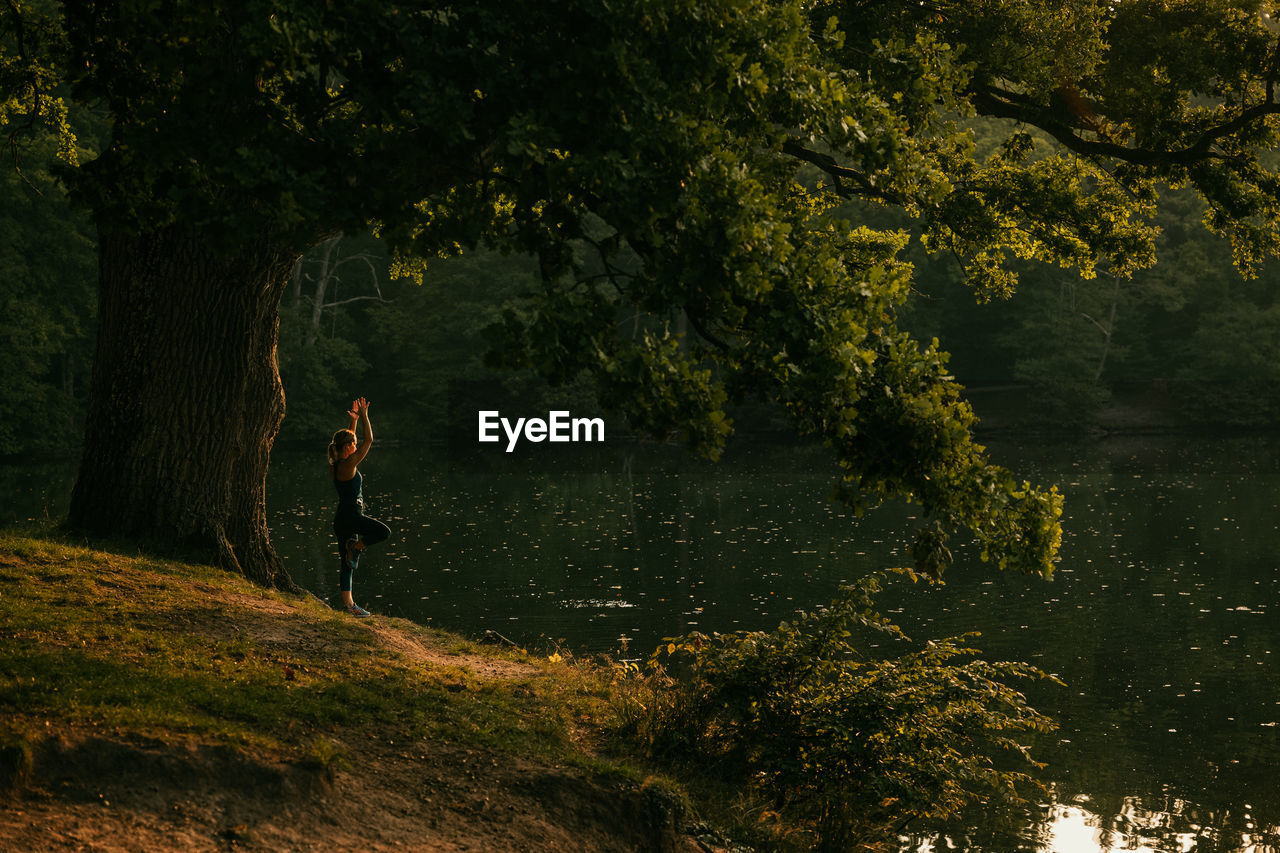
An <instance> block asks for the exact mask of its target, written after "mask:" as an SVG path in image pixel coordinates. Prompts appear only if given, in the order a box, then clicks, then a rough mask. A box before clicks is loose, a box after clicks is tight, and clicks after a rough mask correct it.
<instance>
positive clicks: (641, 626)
mask: <svg viewBox="0 0 1280 853" xmlns="http://www.w3.org/2000/svg"><path fill="white" fill-rule="evenodd" d="M534 449H535V450H537V449H543V448H541V447H540V448H534ZM545 449H547V450H550V448H545ZM557 449H558V448H557ZM991 455H992V458H993V459H994V460H995V461H997V462H999V463H1001V464H1004V465H1006V466H1007V467H1011V468H1013V469H1014V470H1015V471H1016V472H1017V473H1018V474H1020V475H1023V476H1026V477H1027V478H1029V479H1031V480H1033V481H1036V482H1040V483H1051V482H1054V483H1057V484H1059V487H1060V488H1061V489H1062V491H1063V492H1064V494H1065V496H1066V499H1067V510H1066V514H1065V515H1064V518H1063V522H1064V525H1065V528H1066V533H1065V536H1064V542H1063V549H1062V559H1061V562H1060V564H1059V565H1058V568H1057V571H1056V574H1055V577H1054V579H1053V580H1052V581H1051V582H1046V581H1043V580H1041V579H1039V578H1027V577H1022V576H1016V575H1008V574H1002V573H999V572H997V571H995V570H994V569H992V568H991V567H989V566H985V565H983V564H982V563H980V562H979V561H978V560H977V559H976V558H975V557H974V556H973V555H972V554H971V553H968V552H967V551H966V549H964V548H960V549H957V556H958V559H957V564H956V566H955V567H954V568H953V569H952V570H951V571H950V572H949V573H948V576H947V584H946V585H945V586H943V587H940V588H933V589H926V588H922V587H912V588H891V589H889V590H888V591H887V592H886V594H885V595H884V596H883V597H882V604H883V606H884V609H885V610H886V611H887V612H889V613H891V614H892V615H893V616H894V618H895V619H896V620H897V621H898V622H899V624H901V625H902V627H903V628H904V629H905V630H906V631H907V633H908V634H910V635H911V636H912V637H914V638H916V639H927V638H930V637H941V636H947V635H952V634H957V633H962V632H965V631H973V630H976V631H980V632H982V637H981V639H980V640H979V641H978V642H977V645H978V646H979V647H980V648H982V649H983V651H984V652H985V653H986V654H987V656H989V657H993V658H1006V659H1016V660H1026V661H1030V662H1032V663H1034V664H1036V665H1038V666H1040V667H1041V668H1042V669H1045V670H1047V671H1050V672H1053V673H1055V674H1056V675H1058V676H1059V677H1061V678H1062V679H1063V680H1064V681H1065V682H1066V683H1067V687H1065V688H1062V687H1057V686H1054V685H1050V684H1047V683H1045V684H1037V685H1031V687H1030V689H1029V690H1028V692H1029V695H1030V698H1031V699H1032V701H1033V704H1034V705H1036V707H1038V708H1039V709H1041V710H1042V711H1045V712H1046V713H1049V714H1051V715H1052V716H1053V717H1055V718H1056V719H1057V720H1058V723H1059V725H1060V730H1059V731H1058V732H1056V733H1055V734H1054V735H1052V736H1049V737H1042V738H1040V740H1039V741H1038V742H1037V743H1036V744H1035V754H1036V757H1037V758H1038V759H1040V760H1041V761H1045V762H1047V763H1048V767H1047V768H1046V770H1045V771H1044V772H1043V774H1042V778H1043V779H1044V780H1045V781H1046V783H1047V784H1048V786H1049V789H1050V792H1051V795H1052V796H1051V797H1049V798H1046V799H1045V800H1044V801H1043V802H1040V803H1037V804H1036V805H1035V807H1033V808H1031V809H1029V810H1027V811H1015V812H1009V811H1007V810H1006V811H995V810H988V811H985V812H983V813H980V814H975V815H972V816H970V817H969V818H968V819H967V820H965V821H962V822H960V823H959V824H957V825H955V826H949V827H944V828H933V829H928V830H926V829H923V828H921V829H919V830H918V834H916V835H913V836H907V837H904V838H903V846H902V849H903V851H915V853H926V851H941V850H969V851H992V853H996V851H999V853H1007V851H1014V850H1025V851H1043V853H1051V851H1052V853H1077V851H1079V853H1091V851H1110V850H1137V851H1161V853H1164V851H1170V853H1172V851H1179V853H1182V852H1183V851H1197V853H1219V851H1223V853H1225V851H1251V853H1263V851H1280V784H1277V782H1276V778H1275V777H1276V771H1277V768H1280V678H1277V672H1276V666H1277V660H1276V658H1277V657H1280V620H1278V619H1277V615H1278V614H1280V603H1277V595H1278V594H1280V573H1277V563H1278V562H1280V548H1278V547H1277V546H1278V545H1280V537H1278V536H1277V531H1276V521H1275V520H1276V517H1277V508H1278V506H1280V437H1276V438H1271V437H1264V438H1259V437H1242V438H1231V439H1211V438H1185V437H1184V438H1168V437H1127V438H1112V439H1108V440H1104V441H1094V442H1087V443H1079V444H1053V445H1034V444H1011V443H993V444H992V447H991ZM362 471H363V472H364V473H365V476H366V481H365V484H366V490H365V492H366V501H367V504H368V508H367V511H368V512H369V514H371V515H374V516H375V517H378V518H381V519H383V520H384V521H386V522H387V523H388V524H389V525H391V527H392V528H393V530H394V531H395V532H394V535H393V536H392V538H391V540H390V541H389V542H387V543H386V544H384V545H382V546H379V548H378V549H377V550H374V551H370V553H369V555H368V556H366V557H365V558H364V560H363V561H362V566H361V568H360V569H359V571H357V573H356V584H355V594H356V599H357V601H359V602H361V603H362V604H363V605H364V606H366V607H367V608H369V609H370V610H372V611H373V612H374V613H381V614H388V615H397V616H406V617H408V618H411V619H414V620H417V621H420V622H423V623H427V624H432V625H438V626H440V627H445V628H450V629H453V630H457V631H461V632H463V633H466V634H472V635H477V634H480V633H482V632H483V631H485V630H492V631H496V632H498V633H500V634H502V635H503V636H506V637H509V638H511V639H512V640H514V641H516V642H519V643H522V644H534V645H535V646H537V647H539V648H551V647H552V646H553V645H556V644H558V645H559V646H561V647H563V648H567V649H571V650H574V651H575V652H577V653H579V654H582V653H594V652H608V653H610V654H613V655H615V656H623V657H641V656H643V655H645V654H647V653H648V652H649V651H651V650H652V648H653V647H654V646H655V645H656V644H657V642H658V641H659V640H660V639H661V638H663V637H666V636H671V635H675V634H680V633H685V632H688V631H692V630H699V631H703V632H708V633H709V632H711V631H722V632H724V631H732V630H739V629H761V628H770V627H773V626H774V625H776V623H777V622H778V621H780V620H781V619H785V618H788V617H789V615H790V614H791V613H792V612H793V611H794V610H796V609H797V608H805V609H811V608H812V607H814V606H816V605H819V604H821V603H823V602H825V601H827V600H829V599H830V598H831V597H832V596H833V594H834V593H835V590H836V588H837V587H838V586H839V584H840V583H841V582H844V581H849V580H852V579H854V578H856V577H858V576H860V575H861V574H863V573H865V572H867V571H869V570H872V569H877V568H882V567H886V566H894V565H901V564H903V563H904V562H905V561H906V558H905V544H904V543H905V541H906V540H907V538H908V537H907V534H906V532H905V531H906V530H907V528H908V526H909V525H910V524H912V516H913V507H911V506H906V505H895V506H889V507H885V508H882V509H881V510H878V511H876V512H874V513H869V514H868V515H867V516H866V517H865V518H863V519H855V518H853V517H851V516H850V514H849V513H847V512H846V511H845V510H843V509H842V508H841V507H839V506H836V505H833V504H831V503H829V502H828V500H827V496H828V494H829V493H830V491H831V486H832V469H831V467H830V466H829V464H828V461H827V458H826V456H825V454H824V453H823V452H821V451H820V450H818V449H804V450H796V449H791V448H779V447H769V446H755V447H751V448H749V449H738V450H734V451H731V452H730V453H729V454H727V455H726V459H725V460H724V461H723V462H722V463H720V464H717V465H711V464H707V463H700V462H696V461H694V460H691V459H690V458H688V457H687V456H685V455H683V454H681V453H680V452H678V451H675V450H673V449H671V448H660V447H658V448H655V447H652V446H641V445H628V446H611V447H606V448H604V449H596V450H593V451H590V452H569V453H566V452H559V453H555V454H552V453H541V454H540V453H537V452H528V453H524V454H522V455H520V456H519V457H516V456H515V455H512V456H507V455H505V454H503V453H502V452H501V450H500V449H499V450H496V451H495V452H493V453H486V454H484V455H483V456H480V457H477V458H476V459H473V460H471V461H468V462H465V463H464V462H451V461H449V460H446V459H442V458H441V457H440V455H439V454H433V453H430V452H424V451H416V450H411V449H396V448H387V447H379V448H378V449H377V450H376V451H375V452H374V453H373V454H371V455H370V457H369V459H368V460H367V461H366V462H365V463H364V465H363V466H362ZM72 474H73V471H71V470H69V469H68V467H67V466H65V465H64V466H58V465H49V466H23V467H20V468H14V467H8V468H6V469H5V476H6V482H7V483H10V484H11V486H12V487H13V488H11V489H10V490H9V492H8V494H6V495H5V496H4V497H3V498H0V521H11V520H15V519H17V520H24V519H29V518H36V519H38V518H40V517H42V516H44V515H45V514H46V513H47V514H50V515H53V516H56V515H58V514H59V513H60V512H62V511H63V510H64V508H65V502H66V494H67V490H68V489H69V485H70V478H71V475H72ZM269 494H270V497H269V502H270V506H269V510H270V518H271V524H272V535H273V538H274V541H275V543H276V546H277V548H278V549H279V551H280V552H281V554H282V556H283V557H284V559H285V562H286V565H287V567H288V569H289V571H290V573H291V574H292V575H293V577H294V579H295V580H296V581H297V582H298V583H300V584H301V585H303V586H305V587H307V588H309V589H311V590H313V591H314V592H316V593H317V594H318V595H320V596H321V597H322V598H326V599H327V600H333V599H334V598H335V597H336V587H337V557H336V553H335V547H334V544H333V542H332V541H331V535H332V534H331V532H330V518H331V515H332V511H333V504H334V493H333V488H332V485H331V483H330V481H329V478H328V474H327V469H326V466H325V462H324V457H323V452H322V451H318V452H316V453H312V454H297V453H277V454H276V456H275V458H274V460H273V469H272V473H271V477H270V490H269Z"/></svg>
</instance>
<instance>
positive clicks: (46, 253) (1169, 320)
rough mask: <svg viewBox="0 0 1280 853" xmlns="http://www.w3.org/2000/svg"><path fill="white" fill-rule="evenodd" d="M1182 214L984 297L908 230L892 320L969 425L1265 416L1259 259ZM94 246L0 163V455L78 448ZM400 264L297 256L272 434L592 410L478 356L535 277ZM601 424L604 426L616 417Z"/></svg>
mask: <svg viewBox="0 0 1280 853" xmlns="http://www.w3.org/2000/svg"><path fill="white" fill-rule="evenodd" d="M972 130H973V133H974V134H975V137H976V140H977V145H978V150H979V152H981V151H982V150H983V149H987V150H990V149H994V147H995V146H996V145H997V144H998V143H999V142H1000V140H1001V139H1003V138H1004V135H1005V134H1006V133H1007V131H1008V127H1006V126H1004V125H1003V123H999V122H994V121H989V122H986V123H979V124H975V125H974V127H973V129H972ZM46 144H47V145H48V146H49V147H50V148H51V149H52V147H53V146H54V145H55V141H54V140H53V139H52V138H51V139H49V140H48V141H47V143H46ZM52 160H53V158H52V157H50V158H47V159H46V158H40V157H32V158H30V159H29V160H28V161H26V162H25V163H24V164H23V165H27V164H28V163H30V164H34V163H37V162H40V161H43V162H52ZM814 180H815V182H816V181H817V180H818V175H817V172H816V170H815V172H814ZM1203 212H1204V208H1203V204H1202V203H1201V202H1200V201H1199V200H1198V199H1197V198H1196V197H1195V195H1194V193H1193V192H1192V191H1191V190H1189V189H1187V190H1180V191H1173V192H1169V193H1167V194H1166V195H1165V197H1164V199H1163V201H1162V203H1161V210H1160V214H1159V216H1158V219H1157V224H1158V225H1159V227H1160V228H1161V235H1160V238H1159V242H1158V247H1159V263H1158V264H1157V265H1156V266H1155V267H1154V268H1153V269H1149V270H1142V271H1139V272H1137V273H1136V274H1135V275H1134V276H1133V278H1132V279H1131V280H1129V281H1121V280H1118V279H1116V278H1112V277H1110V276H1108V275H1106V274H1100V275H1098V276H1097V277H1095V278H1093V279H1089V280H1086V279H1082V278H1080V277H1079V276H1078V274H1077V273H1076V272H1075V271H1073V270H1062V269H1057V268H1053V267H1050V266H1046V265H1043V264H1032V263H1027V264H1025V265H1024V267H1023V268H1022V269H1020V271H1019V272H1020V277H1021V285H1020V286H1019V288H1018V290H1017V291H1016V293H1015V294H1013V295H1012V296H1010V297H1008V298H1006V299H999V298H997V299H995V300H992V301H990V302H987V303H985V304H982V303H980V302H979V301H978V300H977V299H975V297H974V293H973V291H972V289H970V288H967V287H965V286H963V276H962V273H961V270H960V267H959V264H958V263H956V262H955V260H954V259H952V258H950V257H949V256H946V255H932V256H931V255H928V254H926V253H925V252H923V251H922V250H920V248H919V244H918V242H916V241H913V244H912V245H913V249H912V250H911V251H910V252H909V254H908V257H909V259H910V260H911V261H912V262H913V263H914V264H915V266H916V270H917V275H916V280H915V282H916V283H915V288H916V290H917V293H916V294H915V297H916V298H913V299H911V300H908V302H907V304H906V306H905V307H904V315H903V326H904V328H907V329H909V330H910V331H911V332H912V333H913V335H914V336H915V337H916V339H918V340H928V339H929V338H931V337H937V338H938V339H939V340H940V341H941V344H942V346H943V348H944V349H946V350H948V351H949V352H950V353H951V368H952V370H953V372H954V374H955V376H956V378H957V379H958V380H959V382H960V383H961V384H962V385H964V386H965V387H966V388H967V389H968V392H969V398H970V402H971V403H972V404H973V406H974V408H975V410H976V412H977V414H978V416H979V418H980V419H981V426H982V427H984V428H986V429H1015V430H1023V431H1037V430H1038V431H1071V432H1087V431H1096V430H1099V429H1108V430H1116V429H1162V428H1198V427H1199V428H1224V427H1227V428H1272V427H1275V426H1277V425H1280V397H1278V396H1277V395H1276V394H1275V393H1274V391H1275V390H1276V389H1277V387H1280V381H1278V380H1280V299H1278V298H1277V294H1280V287H1277V281H1276V278H1277V275H1278V274H1280V273H1278V272H1277V270H1276V267H1275V265H1274V264H1272V265H1270V266H1267V267H1264V268H1262V270H1261V272H1260V275H1259V276H1258V277H1257V278H1255V279H1244V278H1242V277H1241V275H1240V273H1239V271H1238V270H1236V269H1235V268H1234V267H1233V266H1232V263H1231V257H1230V248H1229V246H1228V245H1227V244H1226V243H1225V242H1224V241H1223V240H1221V239H1220V238H1218V237H1215V236H1214V235H1212V234H1210V233H1208V232H1207V231H1206V230H1205V229H1204V228H1203V227H1201V225H1200V220H1201V218H1202V216H1203ZM890 215H891V214H888V213H886V212H885V211H884V210H883V209H875V210H873V209H869V208H868V209H865V210H860V211H858V218H860V219H862V220H863V221H866V222H868V223H869V224H872V225H875V226H878V227H902V228H909V227H910V223H909V222H908V221H907V220H906V219H905V218H903V219H902V221H892V220H890V219H889V218H888V217H889V216H890ZM95 251H96V249H95V233H94V229H93V227H92V224H91V222H90V220H89V217H88V216H87V215H86V214H85V213H83V212H81V211H77V210H74V209H73V208H72V206H71V205H70V203H69V202H68V200H67V198H66V196H65V193H64V192H63V190H62V189H61V187H60V186H59V184H58V182H57V180H56V178H55V176H54V175H52V174H50V173H49V172H47V171H40V170H35V171H33V170H31V169H29V168H28V169H12V168H10V169H5V170H3V172H2V173H0V306H2V308H3V310H2V311H0V341H3V342H4V344H5V351H6V352H7V354H8V358H9V361H8V365H7V370H6V371H5V373H6V377H5V381H4V382H3V383H0V455H2V456H16V455H33V454H34V455H39V456H53V455H58V456H61V455H69V454H74V453H75V452H76V451H77V449H78V448H79V444H80V438H81V433H82V428H83V416H84V411H85V406H86V402H87V390H88V384H89V375H90V369H91V365H92V359H93V349H94V334H95V313H96V301H97V290H96V276H97V271H96V261H95V257H96V256H95ZM415 272H416V274H413V273H411V272H406V271H401V270H399V269H398V268H397V266H396V264H395V263H394V262H393V259H392V258H391V257H390V256H389V255H388V253H387V251H386V250H385V248H384V247H383V245H382V244H381V242H380V241H379V240H378V239H377V238H376V237H375V236H373V235H371V234H354V235H350V234H349V235H341V236H338V237H335V238H332V239H330V240H328V241H326V242H325V243H324V244H322V245H321V246H319V247H317V248H315V249H314V250H312V251H311V252H310V253H309V254H308V255H306V256H305V257H304V258H303V259H302V260H301V261H300V262H299V264H298V266H297V267H296V268H295V270H294V274H293V277H292V280H291V283H290V286H289V288H288V290H287V291H286V294H285V297H284V300H283V302H282V304H281V309H280V318H281V327H280V348H279V361H280V373H281V376H282V378H283V381H284V386H285V391H286V397H287V406H288V409H287V414H286V417H285V421H284V424H283V427H282V431H281V435H280V442H281V446H285V447H288V446H294V445H301V444H305V443H308V442H309V443H312V444H315V443H316V442H320V443H321V444H322V443H323V439H325V438H326V437H327V436H328V434H329V432H331V431H332V429H334V428H335V427H334V424H335V423H337V422H338V421H340V420H341V417H339V416H341V414H342V406H343V405H344V402H343V401H344V400H346V399H347V398H349V397H351V396H353V395H356V394H359V395H363V396H367V397H369V398H370V399H372V400H376V401H378V415H379V422H380V426H381V427H382V429H381V430H380V434H381V435H384V436H389V437H394V438H396V439H398V440H401V441H406V442H413V441H419V440H422V441H437V442H438V441H439V440H441V439H442V438H443V437H444V436H445V435H446V434H447V432H448V431H449V429H450V423H451V416H450V407H451V401H452V408H453V410H454V414H453V416H452V428H453V431H454V435H455V436H456V437H457V438H462V439H463V440H465V438H466V437H470V438H472V440H473V436H470V434H469V433H465V429H466V428H467V427H468V426H474V425H473V424H471V422H470V421H469V420H466V418H465V417H464V415H465V414H466V413H468V412H470V413H471V417H472V419H473V418H474V410H475V409H476V408H477V407H480V408H484V407H493V406H497V405H509V406H510V407H511V409H512V410H513V411H514V410H515V409H516V408H521V409H522V411H521V414H532V413H536V412H537V410H538V409H545V408H547V407H552V406H556V407H569V408H571V409H573V410H574V411H575V413H584V414H585V413H588V412H592V413H596V403H595V401H594V395H593V394H592V393H591V389H590V388H587V387H585V386H584V387H569V388H558V389H552V388H549V387H548V386H547V385H546V384H545V383H543V382H542V381H541V380H539V379H536V378H535V377H533V376H532V375H530V374H529V373H528V372H522V373H517V372H512V371H509V370H496V369H491V368H489V367H487V366H486V363H485V353H486V352H487V351H488V349H489V348H490V343H489V339H488V337H487V336H486V333H485V330H486V329H487V328H488V327H489V326H491V325H492V324H493V323H495V322H496V321H497V320H498V319H499V316H500V313H501V310H502V306H503V303H504V301H506V300H508V299H513V298H518V297H519V296H520V294H521V293H523V292H525V291H527V290H529V289H531V288H532V287H533V286H534V285H535V283H536V268H535V265H534V264H533V262H532V261H530V260H529V259H527V258H522V257H518V256H504V255H501V254H497V253H493V252H477V253H472V254H468V255H466V256H464V257H458V258H447V259H440V260H438V261H435V262H432V263H430V264H429V265H428V266H427V268H426V269H425V271H415ZM622 321H623V322H622V323H621V326H622V328H623V330H624V332H625V329H626V322H625V318H622ZM679 321H680V318H678V317H673V322H674V323H675V324H677V325H678V323H679ZM633 331H635V332H639V331H640V329H639V325H638V323H637V325H636V328H635V329H634V330H633ZM610 427H611V433H613V434H616V433H617V431H618V429H619V428H620V427H621V424H611V425H610ZM737 427H738V431H739V432H741V433H746V434H750V433H753V432H768V431H771V430H772V428H774V427H777V428H778V429H779V430H780V431H781V430H785V426H783V424H782V422H781V421H780V420H778V421H777V422H773V421H771V420H770V414H769V412H768V411H767V410H764V409H761V410H753V411H751V412H749V413H744V414H740V416H739V418H738V424H737ZM460 432H462V433H463V434H462V435H459V433H460Z"/></svg>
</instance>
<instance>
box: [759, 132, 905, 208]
mask: <svg viewBox="0 0 1280 853" xmlns="http://www.w3.org/2000/svg"><path fill="white" fill-rule="evenodd" d="M782 153H783V154H787V155H789V156H791V157H795V158H796V159H797V160H803V161H804V162H806V163H811V164H813V165H814V166H817V167H818V168H819V169H821V170H822V171H824V172H826V173H827V174H828V175H830V176H831V180H832V182H833V183H834V184H835V190H836V193H837V194H838V195H841V196H844V197H846V198H848V197H851V196H862V197H865V198H877V199H880V200H881V201H887V202H891V203H893V204H900V203H901V200H900V199H898V198H896V197H895V196H894V195H893V194H891V193H887V192H885V191H884V190H881V189H877V188H876V186H875V185H874V184H872V183H871V179H870V178H868V177H867V176H866V175H865V174H864V173H862V172H859V171H858V170H857V169H852V168H850V167H848V166H842V165H841V164H840V163H839V162H837V161H836V158H834V157H832V156H831V155H830V154H823V153H821V152H818V151H813V150H811V149H809V148H805V147H804V146H803V145H801V144H800V143H799V142H796V141H795V140H794V139H789V140H787V141H786V142H784V143H782ZM844 181H852V182H853V183H855V184H857V185H858V187H859V188H860V189H859V190H847V189H846V188H845V185H844V183H843V182H844Z"/></svg>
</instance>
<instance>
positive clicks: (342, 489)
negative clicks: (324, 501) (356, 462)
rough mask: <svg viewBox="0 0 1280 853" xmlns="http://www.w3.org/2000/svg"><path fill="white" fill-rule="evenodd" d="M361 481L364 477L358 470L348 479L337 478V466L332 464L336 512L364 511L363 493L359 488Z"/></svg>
mask: <svg viewBox="0 0 1280 853" xmlns="http://www.w3.org/2000/svg"><path fill="white" fill-rule="evenodd" d="M363 482H364V477H363V476H361V474H360V472H359V471H356V475H355V476H354V477H352V478H351V479H350V480H339V479H338V466H337V465H334V466H333V485H334V487H335V488H337V490H338V512H343V511H346V512H351V511H353V510H354V511H355V512H363V511H364V494H363V492H362V491H361V488H360V487H361V484H362V483H363Z"/></svg>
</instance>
